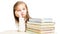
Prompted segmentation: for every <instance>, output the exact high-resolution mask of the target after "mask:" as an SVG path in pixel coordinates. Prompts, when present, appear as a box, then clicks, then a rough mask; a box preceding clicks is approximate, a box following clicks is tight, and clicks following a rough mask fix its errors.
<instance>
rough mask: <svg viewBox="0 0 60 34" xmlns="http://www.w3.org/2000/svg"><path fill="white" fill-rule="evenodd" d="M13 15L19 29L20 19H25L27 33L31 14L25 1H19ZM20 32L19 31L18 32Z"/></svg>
mask: <svg viewBox="0 0 60 34" xmlns="http://www.w3.org/2000/svg"><path fill="white" fill-rule="evenodd" d="M13 14H14V18H15V21H16V25H17V26H18V27H19V18H21V17H22V18H24V21H25V26H26V27H25V31H26V28H27V21H29V14H28V8H27V5H26V4H25V3H24V2H23V1H17V2H16V3H15V5H14V7H13ZM18 31H19V30H18Z"/></svg>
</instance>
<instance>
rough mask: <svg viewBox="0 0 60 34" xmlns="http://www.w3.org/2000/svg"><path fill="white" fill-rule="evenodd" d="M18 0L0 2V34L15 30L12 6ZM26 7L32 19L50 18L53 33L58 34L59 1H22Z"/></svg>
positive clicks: (59, 27)
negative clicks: (53, 28)
mask: <svg viewBox="0 0 60 34" xmlns="http://www.w3.org/2000/svg"><path fill="white" fill-rule="evenodd" d="M16 1H18V0H0V32H2V31H6V30H15V29H16V27H15V21H14V17H13V5H14V3H15V2H16ZM22 1H24V2H25V3H26V4H27V5H28V9H29V15H30V17H32V18H41V19H43V18H52V19H53V20H54V22H55V28H56V30H55V32H56V34H58V33H59V32H60V1H59V0H22Z"/></svg>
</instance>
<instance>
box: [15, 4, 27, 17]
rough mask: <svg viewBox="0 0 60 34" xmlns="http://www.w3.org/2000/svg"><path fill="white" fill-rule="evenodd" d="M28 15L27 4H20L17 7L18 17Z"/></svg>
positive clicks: (16, 13)
mask: <svg viewBox="0 0 60 34" xmlns="http://www.w3.org/2000/svg"><path fill="white" fill-rule="evenodd" d="M26 14H27V9H26V6H25V4H19V5H17V6H16V7H15V15H16V17H25V16H26Z"/></svg>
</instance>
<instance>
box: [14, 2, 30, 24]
mask: <svg viewBox="0 0 60 34" xmlns="http://www.w3.org/2000/svg"><path fill="white" fill-rule="evenodd" d="M19 4H25V3H24V2H23V1H17V2H16V3H15V4H14V7H13V14H14V18H15V20H16V21H17V22H19V18H18V17H16V15H15V7H16V6H18V5H19ZM25 7H26V10H27V14H26V17H25V19H26V21H25V22H26V23H27V21H28V20H29V14H28V7H27V5H26V4H25Z"/></svg>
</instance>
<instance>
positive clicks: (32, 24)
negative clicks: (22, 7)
mask: <svg viewBox="0 0 60 34" xmlns="http://www.w3.org/2000/svg"><path fill="white" fill-rule="evenodd" d="M27 30H28V31H31V32H34V33H36V34H54V22H52V21H51V20H50V21H49V20H48V21H47V20H46V22H43V21H42V19H38V18H31V19H29V21H28V23H27Z"/></svg>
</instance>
